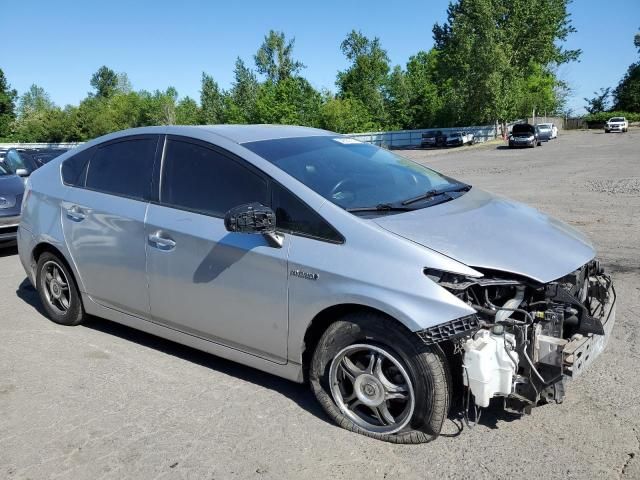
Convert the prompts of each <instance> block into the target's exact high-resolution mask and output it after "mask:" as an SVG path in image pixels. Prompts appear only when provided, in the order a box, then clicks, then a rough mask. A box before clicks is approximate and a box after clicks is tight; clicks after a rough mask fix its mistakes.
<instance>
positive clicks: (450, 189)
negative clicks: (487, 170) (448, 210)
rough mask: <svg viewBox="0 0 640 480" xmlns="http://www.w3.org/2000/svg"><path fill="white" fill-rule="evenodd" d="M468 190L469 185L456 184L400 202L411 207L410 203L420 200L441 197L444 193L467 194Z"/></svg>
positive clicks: (469, 188)
mask: <svg viewBox="0 0 640 480" xmlns="http://www.w3.org/2000/svg"><path fill="white" fill-rule="evenodd" d="M469 190H471V185H462V184H458V185H456V186H455V187H447V188H441V189H435V190H429V191H428V192H425V193H423V194H421V195H418V196H417V197H413V198H408V199H407V200H405V201H403V202H402V205H411V204H412V203H416V202H419V201H421V200H431V199H432V198H434V197H437V196H438V195H442V194H444V193H450V192H468V191H469Z"/></svg>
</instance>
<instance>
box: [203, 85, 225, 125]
mask: <svg viewBox="0 0 640 480" xmlns="http://www.w3.org/2000/svg"><path fill="white" fill-rule="evenodd" d="M200 107H201V109H202V121H203V122H204V124H205V125H215V124H217V123H224V116H223V115H224V101H223V96H222V92H221V91H220V87H219V86H218V83H217V82H216V81H215V80H214V79H213V77H212V76H211V75H207V74H206V73H204V72H203V73H202V86H201V89H200Z"/></svg>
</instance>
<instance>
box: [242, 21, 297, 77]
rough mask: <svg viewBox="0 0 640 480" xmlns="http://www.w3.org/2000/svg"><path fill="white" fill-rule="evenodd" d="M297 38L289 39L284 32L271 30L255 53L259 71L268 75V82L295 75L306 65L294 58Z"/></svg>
mask: <svg viewBox="0 0 640 480" xmlns="http://www.w3.org/2000/svg"><path fill="white" fill-rule="evenodd" d="M294 44H295V38H292V39H291V40H289V41H287V40H286V38H285V35H284V33H283V32H276V31H274V30H270V31H269V34H268V35H265V37H264V41H263V42H262V45H261V46H260V48H259V49H258V51H257V53H256V54H255V55H254V60H255V62H256V68H257V69H258V73H261V74H263V75H266V77H267V81H268V82H273V83H278V82H280V81H282V80H285V79H287V78H290V77H293V76H295V75H297V74H298V72H300V70H302V69H303V68H304V67H305V66H304V64H303V63H302V62H299V61H297V60H294V59H293V46H294Z"/></svg>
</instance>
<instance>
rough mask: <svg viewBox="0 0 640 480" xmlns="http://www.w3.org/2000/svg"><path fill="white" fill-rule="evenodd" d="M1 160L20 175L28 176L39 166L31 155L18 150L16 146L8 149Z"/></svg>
mask: <svg viewBox="0 0 640 480" xmlns="http://www.w3.org/2000/svg"><path fill="white" fill-rule="evenodd" d="M0 162H1V163H2V164H3V165H5V166H6V167H7V168H8V169H9V170H11V171H12V172H14V173H15V174H16V175H18V176H20V177H28V176H29V175H31V172H33V171H35V170H36V169H37V168H38V165H37V164H36V162H35V161H34V160H33V159H32V158H31V157H30V156H29V155H27V154H25V153H24V152H18V150H16V149H15V148H10V149H9V150H7V151H6V152H5V154H4V158H2V159H1V160H0Z"/></svg>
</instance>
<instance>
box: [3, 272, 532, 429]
mask: <svg viewBox="0 0 640 480" xmlns="http://www.w3.org/2000/svg"><path fill="white" fill-rule="evenodd" d="M16 294H17V296H18V297H19V298H20V299H21V300H22V301H24V302H25V303H27V304H29V305H30V306H32V307H33V308H34V309H35V310H36V311H37V312H38V313H40V314H41V315H42V316H44V317H46V312H45V311H44V309H43V308H42V304H41V302H40V298H39V296H38V292H37V291H36V289H35V288H33V286H32V285H31V282H29V280H28V279H26V278H25V279H24V280H23V281H22V283H21V284H20V285H19V286H18V289H17V291H16ZM78 328H89V329H91V330H95V331H97V332H101V333H105V334H108V335H114V336H116V337H118V338H121V339H123V340H126V341H128V342H132V343H136V344H138V345H141V346H143V347H147V348H152V349H154V350H157V351H159V352H162V353H164V354H166V355H171V356H174V357H177V358H179V359H181V360H185V361H188V362H191V363H195V364H196V365H199V366H202V367H205V368H208V369H210V370H213V371H216V372H220V373H222V374H224V375H228V376H231V377H235V378H238V379H240V380H242V381H245V382H249V383H252V384H254V385H257V386H260V387H262V388H266V389H269V390H274V391H277V392H279V393H280V394H282V395H283V396H285V397H287V398H288V399H290V400H291V401H293V402H295V403H296V404H297V405H298V406H299V407H300V408H302V409H304V410H305V411H307V412H309V413H310V414H312V415H313V416H315V417H316V418H318V419H320V420H322V421H324V422H326V423H328V424H330V425H333V426H336V425H335V423H334V422H333V421H331V419H330V418H329V417H328V416H327V414H326V413H325V412H324V410H323V409H322V407H321V406H320V404H319V403H318V401H317V400H316V398H315V396H314V395H313V393H312V392H311V389H310V388H309V386H308V385H306V384H299V383H295V382H292V381H289V380H285V379H283V378H280V377H277V376H275V375H270V374H266V373H264V372H262V371H260V370H257V369H254V368H251V367H248V366H245V365H242V364H239V363H236V362H232V361H230V360H226V359H224V358H221V357H217V356H215V355H213V354H210V353H206V352H203V351H200V350H196V349H194V348H191V347H187V346H185V345H181V344H179V343H176V342H172V341H171V340H166V339H164V338H161V337H157V336H155V335H151V334H149V333H146V332H142V331H140V330H136V329H134V328H131V327H127V326H125V325H121V324H119V323H115V322H111V321H109V320H106V319H103V318H99V317H94V316H90V317H89V318H88V320H87V321H86V322H85V323H83V324H82V325H81V326H80V327H78ZM454 383H455V385H453V395H454V398H456V400H455V401H454V402H453V403H452V405H451V409H450V411H449V415H448V416H447V421H448V422H451V424H452V425H453V429H452V428H450V427H451V426H450V425H449V426H445V428H443V429H444V430H445V431H448V432H450V433H442V434H441V435H440V436H442V437H448V438H452V437H458V436H460V435H461V434H462V433H463V432H464V430H466V429H468V428H469V427H468V426H467V424H466V422H465V419H464V414H463V409H462V401H461V398H462V392H461V387H460V385H458V383H460V382H455V381H454ZM469 417H470V418H469V422H470V423H471V425H472V426H473V424H474V423H475V418H474V416H473V414H472V413H470V414H469ZM520 418H521V416H520V415H515V414H511V413H508V412H506V411H504V409H503V408H502V401H501V399H494V400H492V401H491V404H490V405H489V407H488V408H485V409H483V410H482V414H481V416H480V420H479V421H478V422H477V424H478V425H482V426H484V427H487V428H490V429H497V428H499V423H501V422H512V421H514V420H518V419H520ZM336 428H337V426H336Z"/></svg>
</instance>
